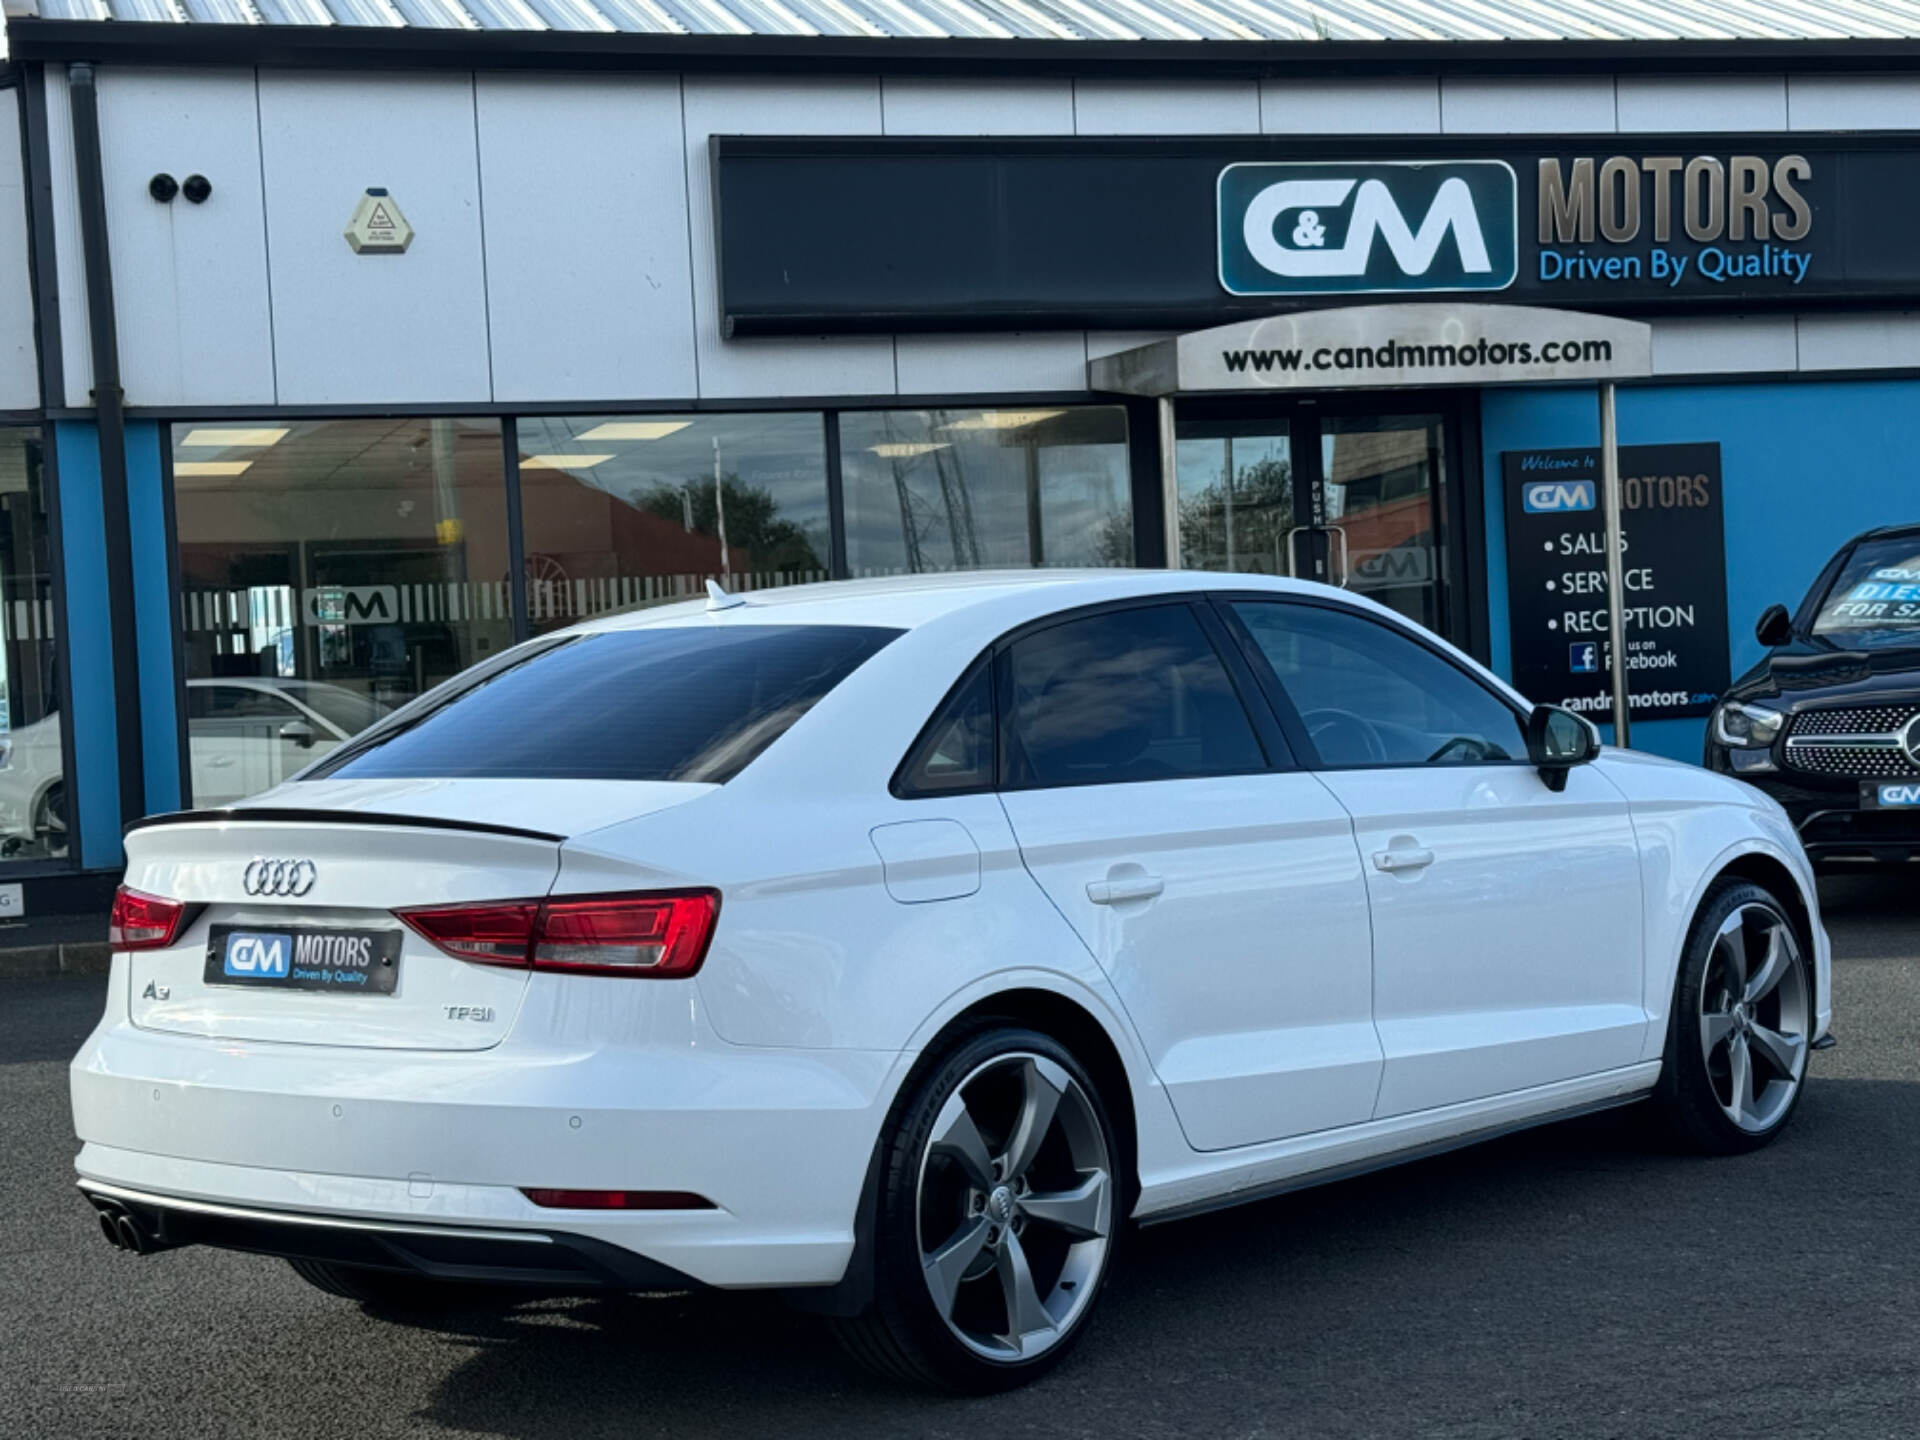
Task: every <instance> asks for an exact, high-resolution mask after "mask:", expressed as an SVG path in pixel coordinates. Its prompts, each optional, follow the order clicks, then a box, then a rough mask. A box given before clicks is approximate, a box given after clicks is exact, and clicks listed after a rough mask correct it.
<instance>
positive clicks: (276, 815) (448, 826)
mask: <svg viewBox="0 0 1920 1440" xmlns="http://www.w3.org/2000/svg"><path fill="white" fill-rule="evenodd" d="M236 821H260V822H262V823H265V824H270V825H398V826H411V827H412V828H414V829H416V830H464V831H468V832H470V833H473V834H479V835H512V836H515V837H516V838H518V839H521V840H551V841H553V842H554V843H555V844H558V843H560V842H561V841H563V840H565V839H566V838H567V837H566V836H564V835H555V834H553V833H552V832H551V831H547V830H527V829H524V828H522V827H520V826H517V825H493V824H489V823H488V822H486V821H484V820H448V819H444V818H442V817H440V816H437V815H383V814H377V813H374V812H370V811H363V810H300V809H289V808H284V807H277V806H264V805H263V806H257V807H255V806H246V805H229V806H225V807H223V808H221V809H217V810H175V811H171V812H170V813H168V814H165V815H148V816H146V817H145V818H144V819H140V820H135V821H134V822H133V823H132V824H130V825H128V826H127V827H126V828H125V829H124V830H123V831H122V832H121V833H122V836H123V837H124V836H126V835H131V834H133V832H134V831H136V830H148V829H153V828H155V827H158V826H161V825H227V824H232V823H234V822H236Z"/></svg>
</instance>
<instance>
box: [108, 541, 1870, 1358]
mask: <svg viewBox="0 0 1920 1440" xmlns="http://www.w3.org/2000/svg"><path fill="white" fill-rule="evenodd" d="M126 848H127V860H128V863H127V874H126V884H125V886H124V887H123V889H122V890H121V892H120V895H119V897H118V899H117V901H116V905H115V910H114V916H113V921H112V936H113V939H112V948H113V951H114V955H113V967H112V976H111V980H110V984H109V989H108V1000H107V1009H106V1014H105V1016H104V1017H103V1019H102V1020H101V1022H100V1025H99V1027H98V1028H97V1029H96V1030H95V1031H94V1033H93V1035H92V1036H91V1037H90V1038H89V1039H88V1040H87V1042H86V1044H85V1046H84V1048H83V1049H82V1050H81V1052H80V1054H79V1056H78V1057H77V1058H76V1059H75V1061H74V1063H73V1071H72V1089H73V1108H74V1119H75V1126H76V1129H77V1130H78V1133H79V1136H80V1139H81V1140H82V1141H83V1142H84V1148H82V1150H81V1151H80V1154H79V1158H78V1161H77V1165H78V1170H79V1175H80V1181H79V1183H80V1187H81V1189H82V1190H83V1191H84V1192H85V1194H86V1197H87V1198H88V1199H89V1200H90V1201H91V1202H92V1204H93V1206H94V1207H95V1209H96V1210H97V1211H98V1212H99V1217H100V1220H101V1224H102V1228H103V1230H104V1231H105V1232H106V1234H107V1236H108V1238H109V1239H110V1240H112V1241H113V1242H114V1243H115V1244H117V1245H119V1246H120V1247H122V1248H123V1249H126V1250H132V1251H137V1252H141V1253H146V1252H153V1251H159V1250H165V1249H169V1248H174V1247H180V1246H190V1245H195V1244H203V1245H212V1246H221V1247H227V1248H232V1249H237V1250H245V1251H253V1252H258V1253H263V1254H266V1255H272V1256H280V1257H284V1258H285V1259H286V1260H288V1261H289V1262H290V1263H291V1265H292V1266H293V1268H294V1269H295V1270H296V1271H298V1272H299V1274H300V1275H302V1276H303V1277H305V1278H306V1279H307V1280H309V1281H311V1282H312V1283H313V1284H315V1285H317V1286H319V1287H320V1288H322V1289H323V1290H327V1291H330V1292H332V1293H333V1294H335V1295H339V1296H342V1297H346V1298H348V1299H351V1300H355V1301H359V1302H361V1303H362V1304H364V1305H366V1306H368V1307H369V1308H371V1309H373V1310H375V1311H383V1312H387V1313H394V1314H403V1313H407V1312H419V1311H423V1310H428V1309H431V1308H432V1307H434V1306H437V1305H444V1304H448V1303H461V1302H462V1297H463V1296H466V1297H471V1296H473V1295H475V1294H479V1293H481V1292H482V1289H484V1291H485V1293H487V1294H490V1295H492V1294H497V1293H498V1292H499V1288H500V1287H503V1286H519V1287H522V1293H538V1292H541V1291H548V1292H552V1291H584V1290H591V1289H595V1288H616V1289H626V1290H639V1291H658V1290H681V1289H688V1288H696V1287H720V1288H762V1289H766V1288H772V1289H779V1290H782V1291H786V1292H789V1293H790V1294H791V1295H792V1296H793V1297H794V1298H795V1299H796V1300H797V1301H798V1302H799V1303H801V1304H803V1305H806V1306H808V1307H810V1308H813V1309H816V1310H819V1311H821V1312H823V1313H825V1314H826V1315H827V1316H829V1317H831V1323H832V1324H833V1325H834V1326H835V1328H836V1329H837V1330H838V1332H839V1333H840V1335H841V1336H842V1338H843V1339H844V1340H845V1342H846V1344H847V1346H848V1348H849V1349H850V1350H851V1351H852V1352H853V1353H854V1354H855V1355H857V1356H859V1357H860V1358H862V1359H863V1360H865V1361H867V1362H868V1363H870V1364H871V1365H873V1366H875V1367H876V1368H878V1369H880V1370H881V1371H883V1372H885V1373H888V1374H891V1375H893V1376H895V1377H897V1378H900V1379H905V1380H909V1381H914V1382H920V1383H926V1384H931V1385H936V1386H942V1387H946V1388H950V1389H960V1390H976V1391H978V1390H991V1389H998V1388H1004V1387H1007V1386H1010V1385H1014V1384H1018V1383H1020V1382H1022V1381H1024V1380H1027V1379H1030V1378H1032V1377H1033V1376H1035V1375H1037V1374H1039V1373H1041V1372H1043V1371H1044V1370H1046V1369H1047V1368H1048V1367H1049V1366H1051V1365H1053V1364H1055V1363H1056V1362H1058V1361H1059V1359H1060V1358H1061V1356H1062V1355H1063V1354H1064V1353H1065V1352H1066V1351H1067V1350H1068V1348H1069V1347H1070V1345H1071V1344H1072V1343H1073V1342H1074V1341H1075V1340H1076V1339H1077V1338H1078V1336H1079V1335H1080V1334H1081V1332H1082V1331H1084V1330H1085V1329H1086V1326H1087V1322H1088V1320H1089V1317H1090V1316H1091V1315H1092V1313H1093V1311H1094V1309H1095V1307H1096V1305H1097V1303H1098V1300H1099V1297H1100V1293H1101V1288H1102V1286H1103V1284H1104V1282H1105V1281H1106V1280H1107V1278H1108V1276H1109V1274H1110V1273H1111V1270H1112V1267H1113V1264H1114V1261H1115V1255H1116V1251H1115V1246H1116V1243H1117V1242H1118V1241H1119V1240H1120V1239H1121V1238H1122V1237H1123V1235H1124V1232H1125V1231H1126V1229H1127V1227H1128V1226H1129V1225H1131V1224H1135V1223H1151V1222H1156V1221H1161V1220H1170V1219H1174V1218H1177V1217H1180V1216H1184V1215H1191V1214H1194V1213H1196V1212H1200V1211H1204V1210H1208V1209H1211V1208H1215V1207H1218V1206H1222V1205H1227V1204H1233V1203H1237V1202H1240V1201H1244V1200H1249V1199H1253V1198H1256V1197H1260V1196H1264V1195H1270V1194H1274V1193H1277V1192H1279V1191H1282V1190H1286V1189H1290V1188H1296V1187H1300V1186H1303V1185H1309V1184H1314V1183H1317V1182H1321V1181H1325V1180H1331V1179H1336V1178H1339V1177H1342V1176H1347V1175H1352V1174H1354V1173H1356V1172H1358V1171H1361V1170H1365V1169H1369V1168H1374V1167H1378V1166H1382V1165H1386V1164H1389V1163H1392V1162H1394V1161H1398V1160H1404V1159H1409V1158H1413V1157H1417V1156H1422V1155H1427V1154H1431V1153H1433V1152H1435V1151H1437V1150H1440V1149H1444V1148H1446V1147H1450V1146H1456V1145H1460V1144H1464V1143H1467V1142H1470V1141H1473V1140H1477V1139H1481V1138H1484V1137H1487V1136H1490V1135H1495V1134H1499V1133H1502V1132H1506V1131H1511V1130H1513V1129H1515V1128H1517V1127H1521V1126H1527V1125H1534V1124H1538V1123H1540V1122H1543V1121H1550V1120H1555V1119H1558V1118H1561V1117H1564V1116H1569V1115H1574V1114H1578V1113H1581V1112H1585V1111H1592V1110H1595V1109H1598V1108H1601V1107H1605V1106H1611V1105H1617V1104H1624V1103H1628V1102H1634V1101H1642V1100H1646V1101H1651V1102H1653V1103H1652V1106H1650V1109H1652V1110H1655V1111H1657V1112H1658V1113H1659V1114H1660V1115H1661V1116H1662V1117H1663V1118H1664V1121H1665V1123H1666V1124H1667V1125H1668V1126H1669V1127H1670V1128H1671V1129H1672V1130H1674V1131H1676V1132H1677V1133H1678V1134H1679V1135H1680V1136H1682V1137H1683V1138H1684V1139H1686V1140H1687V1141H1689V1142H1690V1143H1691V1144H1693V1145H1694V1146H1696V1147H1698V1148H1699V1149H1701V1150H1704V1151H1709V1152H1716V1153H1726V1152H1733V1151H1740V1150H1747V1149H1751V1148H1753V1147H1756V1146H1759V1145H1762V1144H1764V1143H1766V1142H1767V1141H1768V1140H1770V1139H1771V1138H1772V1137H1773V1136H1775V1135H1776V1134H1778V1133H1779V1132H1780V1130H1781V1128H1782V1127H1783V1126H1785V1125H1786V1123H1787V1122H1788V1119H1789V1118H1790V1116H1791V1115H1792V1113H1793V1109H1794V1105H1795V1102H1796V1101H1797V1099H1798V1098H1799V1094H1800V1090H1801V1088H1802V1085H1803V1083H1804V1081H1805V1077H1806V1072H1807V1064H1808V1059H1809V1052H1810V1051H1811V1050H1813V1049H1816V1048H1820V1047H1821V1046H1822V1045H1823V1044H1825V1043H1828V1039H1827V1036H1828V1026H1829V1022H1830V1018H1831V993H1832V992H1831V987H1830V984H1829V952H1828V945H1827V939H1826V936H1825V933H1824V931H1823V930H1822V928H1821V923H1820V916H1819V911H1818V908H1817V903H1816V900H1815V895H1814V886H1813V879H1812V875H1811V873H1810V871H1809V868H1808V865H1807V861H1806V858H1805V856H1804V855H1803V853H1802V851H1801V848H1800V845H1799V842H1798V841H1797V839H1796V838H1795V835H1794V831H1793V827H1792V826H1791V825H1790V824H1789V823H1788V822H1787V820H1786V818H1785V816H1784V814H1783V813H1782V812H1781V810H1780V809H1779V807H1778V806H1777V805H1775V804H1774V802H1773V801H1771V800H1769V799H1767V798H1765V797H1764V796H1762V795H1761V794H1760V793H1759V792H1758V791H1755V790H1753V789H1751V788H1749V787H1747V786H1744V785H1742V784H1740V783H1739V782H1737V781H1734V780H1731V779H1728V778H1724V777H1721V776H1717V775H1712V774H1709V773H1707V772H1705V771H1703V770H1699V769H1695V768H1692V767H1689V766H1683V765H1678V764H1674V763H1670V762H1667V761H1664V760H1659V759H1655V758H1652V757H1650V756H1646V755H1642V754H1635V753H1631V752H1624V751H1615V750H1604V751H1603V750H1601V749H1600V747H1599V744H1598V737H1597V735H1596V732H1595V731H1594V730H1593V728H1592V727H1591V726H1590V725H1589V724H1588V723H1587V722H1586V721H1585V720H1583V719H1581V718H1579V717H1577V716H1575V715H1573V714H1571V713H1569V712H1567V711H1565V710H1558V709H1554V708H1551V707H1545V706H1542V707H1538V708H1535V707H1532V706H1529V705H1528V704H1527V702H1526V701H1524V700H1523V699H1522V698H1521V697H1520V696H1519V695H1518V694H1516V693H1515V692H1514V691H1513V690H1512V689H1511V688H1509V687H1508V686H1506V685H1505V684H1503V683H1502V682H1501V681H1499V680H1498V679H1496V678H1495V677H1494V676H1493V675H1491V674H1490V673H1488V672H1487V671H1486V670H1484V669H1482V668H1481V667H1480V666H1478V665H1476V664H1475V663H1474V662H1473V661H1471V660H1469V659H1467V658H1466V657H1465V656H1463V655H1461V654H1460V653H1458V652H1457V651H1455V650H1453V649H1451V648H1450V647H1448V646H1447V645H1445V644H1444V643H1442V642H1441V641H1439V640H1436V639H1435V638H1434V637H1433V636H1431V635H1429V634H1427V633H1425V632H1424V631H1422V630H1419V629H1417V628H1415V627H1413V626H1412V625H1410V624H1408V623H1406V622H1405V621H1403V620H1401V619H1400V618H1399V617H1398V616H1396V615H1394V614H1392V613H1391V612H1389V611H1387V610H1385V609H1383V608H1382V607H1380V606H1378V605H1375V604H1372V603H1370V602H1369V601H1367V600H1364V599H1361V598H1358V597H1356V596H1353V595H1350V594H1347V593H1345V592H1342V591H1338V590H1330V589H1326V588H1324V587H1319V586H1314V585H1308V584H1302V583H1296V582H1291V581H1284V580H1266V579H1261V578H1258V577H1251V576H1232V577H1223V576H1218V575H1213V576H1208V575H1187V574H1169V573H1166V572H1153V573H1148V572H1126V571H1111V572H1097V573H1089V572H1074V573H1068V572H1059V573H1047V572H1040V573H1033V572H1023V573H1018V574H1006V573H984V574H973V575H966V576H948V577H933V578H926V577H923V578H916V579H903V580H880V581H866V582H855V583H845V584H835V585H826V586H813V587H798V588H793V589H786V590H777V591H771V592H759V593H755V594H753V595H750V596H744V597H741V596H731V595H727V594H725V593H724V592H723V591H720V590H718V589H717V588H716V589H715V591H714V593H713V595H712V597H711V598H710V599H709V600H707V601H706V602H705V603H700V602H693V603H687V604H681V605H675V606H672V607H668V608H661V609H653V610H647V611H643V612H638V613H633V614H627V615H620V616H615V617H611V618H606V619H602V620H598V621H594V622H592V623H589V624H585V625H582V626H579V627H578V628H575V629H573V630H569V631H566V632H564V633H560V634H557V635H551V636H548V637H545V638H542V639H538V640H535V641H532V642H530V643H528V644H525V645H522V646H520V647H518V648H516V649H514V650H512V651H511V652H508V653H506V654H503V655H501V656H499V657H497V658H495V659H494V660H492V661H490V662H488V663H486V664H483V665H481V666H479V667H477V668H475V669H473V670H470V671H468V672H466V673H465V674H463V675H461V676H459V677H457V678H456V679H454V680H451V681H449V682H448V683H446V684H445V685H442V686H441V687H439V688H438V689H437V690H434V691H432V692H431V693H429V694H427V695H425V696H423V697H422V698H421V699H419V700H417V701H415V702H414V703H412V704H411V705H408V706H406V707H405V708H403V709H401V710H399V711H397V712H395V713H394V714H393V715H391V716H389V717H387V718H386V719H384V720H383V721H381V722H380V723H378V724H376V725H375V726H373V727H372V728H371V729H369V730H367V731H366V732H364V733H363V734H362V735H360V736H358V737H356V738H355V739H353V740H351V741H348V742H346V743H344V744H342V745H341V746H339V747H338V748H337V749H336V750H334V751H333V752H331V753H329V754H328V755H327V756H325V757H324V758H323V759H321V760H320V761H319V762H318V763H317V764H315V765H313V766H311V767H309V768H308V769H307V770H306V771H304V772H303V773H302V774H300V775H299V776H297V777H295V778H294V779H292V780H290V781H288V782H286V783H284V784H281V785H279V786H278V787H276V788H275V789H273V790H271V791H269V792H267V793H265V794H262V795H259V796H256V797H254V798H252V799H249V800H245V801H242V802H240V803H238V804H235V805H233V806H231V807H230V808H226V809H221V810H214V811H195V812H188V813H184V814H177V815H165V816H160V817H156V818H155V819H152V820H149V821H147V822H146V823H144V824H142V825H141V826H139V827H138V828H136V829H134V830H133V831H132V832H131V833H130V834H129V835H128V836H127V839H126Z"/></svg>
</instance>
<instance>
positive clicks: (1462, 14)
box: [5, 0, 1920, 41]
mask: <svg viewBox="0 0 1920 1440" xmlns="http://www.w3.org/2000/svg"><path fill="white" fill-rule="evenodd" d="M5 10H6V13H7V14H8V15H10V16H12V15H20V16H26V15H37V16H39V17H41V18H43V19H47V20H101V21H106V20H134V21H149V22H161V23H169V24H211V25H359V26H373V27H380V28H388V29H403V28H413V29H420V30H504V31H513V30H521V31H527V30H552V31H569V32H574V33H593V32H601V33H606V34H612V33H616V32H628V33H633V34H653V35H741V36H746V35H786V36H830V37H835V38H841V39H889V38H902V39H923V40H929V39H946V38H966V39H978V40H1007V39H1027V40H1309V41H1310V40H1424V41H1446V40H1464V41H1491V40H1532V41H1542V40H1545V41H1551V40H1601V41H1609V40H1610V41H1619V40H1656V41H1658V40H1708V41H1711V40H1776V41H1778V40H1874V39H1887V40H1895V39H1916V38H1920V0H1730V3H1718V0H6V3H5Z"/></svg>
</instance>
